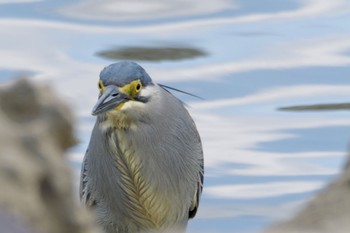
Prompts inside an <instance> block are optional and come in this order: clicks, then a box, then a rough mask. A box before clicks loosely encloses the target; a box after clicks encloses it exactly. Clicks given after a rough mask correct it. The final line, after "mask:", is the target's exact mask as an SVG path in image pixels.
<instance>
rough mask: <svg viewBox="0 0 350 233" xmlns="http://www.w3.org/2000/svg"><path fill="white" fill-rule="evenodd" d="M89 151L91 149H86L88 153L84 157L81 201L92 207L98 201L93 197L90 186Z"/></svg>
mask: <svg viewBox="0 0 350 233" xmlns="http://www.w3.org/2000/svg"><path fill="white" fill-rule="evenodd" d="M88 153H89V150H87V151H86V154H85V156H84V159H83V164H82V166H81V173H80V186H79V194H80V201H81V202H82V203H83V204H84V205H86V206H89V207H91V206H94V205H95V204H96V201H95V200H94V199H93V198H92V195H91V190H90V188H89V179H88V176H87V171H88V166H87V160H88Z"/></svg>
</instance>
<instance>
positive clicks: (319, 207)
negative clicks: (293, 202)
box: [265, 157, 350, 233]
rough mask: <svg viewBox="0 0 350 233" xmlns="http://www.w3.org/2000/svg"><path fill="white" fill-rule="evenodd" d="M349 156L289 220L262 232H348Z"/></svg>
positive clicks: (349, 217)
mask: <svg viewBox="0 0 350 233" xmlns="http://www.w3.org/2000/svg"><path fill="white" fill-rule="evenodd" d="M349 232H350V157H349V158H348V162H347V165H346V166H345V169H344V171H343V172H342V173H341V174H340V175H339V177H337V178H336V179H335V180H334V181H333V182H332V183H331V184H329V185H328V186H327V187H326V188H325V189H324V190H323V191H321V192H320V193H319V194H318V195H317V196H316V197H315V198H313V199H312V200H311V201H310V202H309V203H308V204H307V205H306V206H305V208H304V209H302V210H301V211H300V212H299V213H298V214H296V216H295V217H293V218H292V219H290V220H288V221H286V222H283V223H280V224H277V225H275V226H272V227H271V228H270V229H268V230H267V231H265V233H349Z"/></svg>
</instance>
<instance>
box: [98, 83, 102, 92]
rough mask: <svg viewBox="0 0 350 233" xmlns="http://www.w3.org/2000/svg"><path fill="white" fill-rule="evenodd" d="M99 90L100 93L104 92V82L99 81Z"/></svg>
mask: <svg viewBox="0 0 350 233" xmlns="http://www.w3.org/2000/svg"><path fill="white" fill-rule="evenodd" d="M98 89H99V90H100V91H102V89H103V83H102V80H100V81H98Z"/></svg>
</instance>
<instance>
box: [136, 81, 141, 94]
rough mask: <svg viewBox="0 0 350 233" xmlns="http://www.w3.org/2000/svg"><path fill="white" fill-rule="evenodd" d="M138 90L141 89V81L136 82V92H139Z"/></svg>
mask: <svg viewBox="0 0 350 233" xmlns="http://www.w3.org/2000/svg"><path fill="white" fill-rule="evenodd" d="M140 90H141V83H138V84H137V85H136V92H140Z"/></svg>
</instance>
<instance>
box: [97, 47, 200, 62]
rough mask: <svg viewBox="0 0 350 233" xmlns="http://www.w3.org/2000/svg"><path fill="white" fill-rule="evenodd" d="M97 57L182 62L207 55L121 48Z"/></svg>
mask: <svg viewBox="0 0 350 233" xmlns="http://www.w3.org/2000/svg"><path fill="white" fill-rule="evenodd" d="M96 55H97V56H100V57H103V58H107V59H110V60H137V61H164V60H183V59H190V58H196V57H202V56H206V55H207V54H206V53H205V52H204V51H202V50H200V49H196V48H188V47H187V48H186V47H141V46H140V47H137V46H136V47H122V48H115V49H109V50H103V51H100V52H97V53H96Z"/></svg>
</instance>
